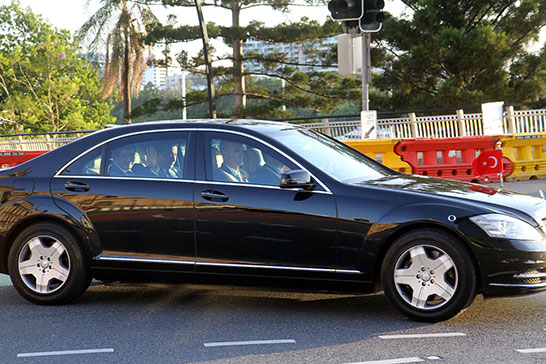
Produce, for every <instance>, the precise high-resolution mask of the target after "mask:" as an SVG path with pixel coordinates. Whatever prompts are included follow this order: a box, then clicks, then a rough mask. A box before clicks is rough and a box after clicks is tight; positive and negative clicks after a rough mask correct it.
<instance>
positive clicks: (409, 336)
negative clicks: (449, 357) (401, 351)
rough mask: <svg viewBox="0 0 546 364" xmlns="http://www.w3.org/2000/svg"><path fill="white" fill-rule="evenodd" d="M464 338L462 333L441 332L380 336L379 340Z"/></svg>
mask: <svg viewBox="0 0 546 364" xmlns="http://www.w3.org/2000/svg"><path fill="white" fill-rule="evenodd" d="M452 336H466V334H463V333H462V332H441V333H437V334H407V335H380V336H379V338H380V339H421V338H428V337H452Z"/></svg>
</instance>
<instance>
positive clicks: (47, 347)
mask: <svg viewBox="0 0 546 364" xmlns="http://www.w3.org/2000/svg"><path fill="white" fill-rule="evenodd" d="M505 188H507V189H512V190H516V191H520V192H526V193H529V194H532V195H535V196H538V195H539V192H538V191H539V189H543V190H544V193H546V181H544V180H543V181H524V182H517V183H514V182H510V183H506V184H505ZM0 309H1V313H0V318H1V319H0V333H1V334H0V363H1V364H3V363H8V364H9V363H61V364H62V363H201V362H203V363H243V364H244V363H248V364H251V363H252V364H256V363H275V364H277V363H282V364H291V363H294V364H300V363H313V364H314V363H335V364H342V363H343V364H344V363H378V364H379V363H381V364H389V363H544V362H546V292H545V293H540V294H535V295H531V296H522V297H505V298H495V299H487V300H484V299H483V297H482V296H477V297H476V300H475V301H474V303H473V304H472V305H471V306H470V307H469V308H468V309H467V310H466V311H465V312H463V313H462V314H460V315H459V316H457V317H455V318H453V319H451V320H449V321H447V322H442V323H437V324H423V323H416V322H412V321H409V320H407V319H406V318H405V317H403V316H402V315H400V314H399V313H398V312H397V311H395V310H394V309H393V308H392V307H391V306H390V304H389V303H388V301H387V299H386V298H385V297H384V295H382V294H376V295H365V296H362V295H327V294H309V293H286V292H268V291H252V290H244V289H237V288H233V287H222V288H218V287H217V288H214V289H213V288H210V287H207V288H205V287H190V286H164V285H112V286H110V285H108V286H106V285H102V284H99V283H98V282H96V283H94V284H93V285H92V286H91V287H90V288H89V290H88V291H87V292H86V294H84V295H83V296H82V297H81V298H80V299H79V300H77V301H76V302H75V303H73V304H70V305H65V306H57V307H48V306H37V305H33V304H30V303H28V302H27V301H25V300H24V299H23V298H21V297H20V296H19V295H18V294H17V293H16V291H15V289H14V288H13V287H12V286H11V284H10V283H9V278H8V277H7V276H5V275H0Z"/></svg>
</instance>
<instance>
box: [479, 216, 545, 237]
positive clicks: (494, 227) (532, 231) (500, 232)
mask: <svg viewBox="0 0 546 364" xmlns="http://www.w3.org/2000/svg"><path fill="white" fill-rule="evenodd" d="M470 220H472V222H474V223H475V224H476V225H478V226H479V227H481V228H482V229H483V230H484V231H485V232H486V233H487V235H489V236H491V237H493V238H505V239H516V240H534V241H538V240H543V239H544V238H543V237H542V234H540V232H539V231H538V230H537V229H536V228H535V227H533V226H532V225H530V224H528V223H526V222H525V221H523V220H520V219H516V218H515V217H511V216H508V215H501V214H487V215H478V216H474V217H471V218H470Z"/></svg>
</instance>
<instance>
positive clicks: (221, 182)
mask: <svg viewBox="0 0 546 364" xmlns="http://www.w3.org/2000/svg"><path fill="white" fill-rule="evenodd" d="M192 182H195V183H203V184H209V185H219V186H239V187H253V188H267V189H270V190H281V191H295V192H308V193H319V194H324V195H332V192H330V191H314V190H302V189H301V188H281V187H279V186H271V185H255V184H252V183H241V182H224V181H202V180H195V181H192Z"/></svg>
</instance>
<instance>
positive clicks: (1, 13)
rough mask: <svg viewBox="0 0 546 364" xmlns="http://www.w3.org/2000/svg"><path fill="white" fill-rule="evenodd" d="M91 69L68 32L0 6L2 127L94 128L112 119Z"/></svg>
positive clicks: (11, 7) (8, 129)
mask: <svg viewBox="0 0 546 364" xmlns="http://www.w3.org/2000/svg"><path fill="white" fill-rule="evenodd" d="M99 86H100V85H99V79H98V74H97V72H96V71H94V70H93V69H92V67H91V66H90V65H89V64H88V62H87V60H85V59H84V58H83V57H82V56H81V55H80V54H79V53H78V48H77V42H76V41H75V40H74V39H73V38H72V36H71V35H70V33H69V32H67V31H59V30H57V29H54V28H52V27H51V26H50V25H49V24H47V23H46V22H44V21H43V20H42V18H41V17H39V16H36V15H34V14H33V13H32V12H31V11H30V10H29V9H22V8H21V7H20V4H19V2H18V1H13V2H12V3H11V4H10V5H7V6H1V7H0V110H1V111H0V120H1V124H0V129H1V130H2V131H3V132H4V133H13V132H46V131H66V130H84V129H98V128H101V127H102V126H103V125H105V124H107V123H110V122H112V121H113V119H112V117H111V116H110V110H111V108H112V106H111V105H110V103H109V102H108V101H103V100H101V95H100V93H99Z"/></svg>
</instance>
